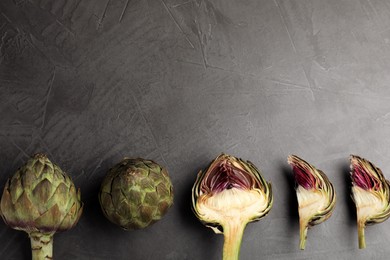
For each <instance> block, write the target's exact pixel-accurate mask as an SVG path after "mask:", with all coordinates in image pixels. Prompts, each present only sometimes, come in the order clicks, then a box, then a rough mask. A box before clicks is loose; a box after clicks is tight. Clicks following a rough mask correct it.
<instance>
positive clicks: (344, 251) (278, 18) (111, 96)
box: [0, 0, 390, 260]
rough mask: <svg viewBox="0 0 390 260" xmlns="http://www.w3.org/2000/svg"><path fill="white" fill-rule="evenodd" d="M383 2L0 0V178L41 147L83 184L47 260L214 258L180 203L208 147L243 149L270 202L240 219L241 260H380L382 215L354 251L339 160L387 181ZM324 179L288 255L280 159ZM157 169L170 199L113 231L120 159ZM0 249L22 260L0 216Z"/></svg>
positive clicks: (388, 70)
mask: <svg viewBox="0 0 390 260" xmlns="http://www.w3.org/2000/svg"><path fill="white" fill-rule="evenodd" d="M389 25H390V4H389V2H388V1H387V0H360V1H354V0H342V1H341V0H337V1H336V0H245V1H244V0H241V1H238V0H213V1H210V0H189V1H187V0H105V1H103V0H102V1H92V0H85V1H80V0H69V1H65V0H60V1H35V0H32V1H26V0H14V1H11V0H2V1H1V2H0V35H1V41H0V147H1V149H0V172H1V176H0V184H1V187H3V185H4V183H5V181H6V179H7V178H8V177H9V176H11V175H12V174H13V173H14V172H15V170H16V169H17V168H18V167H19V166H20V165H21V164H23V163H24V162H25V161H26V160H27V158H28V156H30V155H32V154H34V153H36V152H45V153H47V154H48V155H49V156H50V158H51V159H52V160H53V161H54V162H56V163H57V164H59V165H60V166H61V167H62V168H63V169H64V170H65V171H66V172H68V173H69V174H70V175H71V176H72V178H73V180H74V182H75V183H76V186H77V187H80V188H81V190H82V200H83V201H84V203H85V212H84V214H83V216H82V218H81V220H80V222H79V223H78V225H77V227H75V228H74V229H72V230H70V231H67V232H64V233H60V234H57V235H56V236H55V243H54V257H55V259H172V260H174V259H208V260H211V259H220V258H221V252H222V242H223V239H222V236H220V235H219V236H218V235H215V234H213V232H212V231H211V230H209V229H207V228H205V227H204V226H202V224H201V223H200V222H199V221H198V220H197V219H196V218H195V217H194V215H193V214H192V212H191V209H190V195H191V187H192V184H193V182H194V181H195V177H196V174H197V172H198V171H199V170H200V169H202V168H204V167H206V166H207V164H208V163H209V162H210V161H211V160H212V159H213V158H215V157H216V156H217V155H218V154H219V153H221V152H226V153H228V154H232V155H235V156H238V157H242V158H244V159H248V160H250V161H252V162H253V163H255V164H256V165H257V166H258V167H259V168H261V170H262V172H263V174H264V176H265V178H266V179H267V180H269V181H271V182H272V184H273V188H274V198H275V201H274V206H273V208H272V210H271V212H270V214H269V215H268V216H267V217H266V218H264V219H263V220H261V221H260V222H256V223H252V224H249V225H248V226H247V229H246V231H245V235H244V239H243V243H242V248H241V259H385V258H388V255H389V254H390V247H389V240H390V232H389V231H390V221H388V222H385V223H382V224H379V225H376V226H371V227H368V228H367V230H366V239H367V249H365V250H358V249H357V230H356V224H355V217H356V214H355V206H354V204H353V202H352V201H351V199H350V195H349V183H350V179H349V170H348V164H349V161H348V156H349V154H351V153H353V154H358V155H361V156H363V157H366V158H368V159H370V160H371V161H372V162H374V163H375V164H376V165H377V166H378V167H380V168H382V170H383V171H384V173H385V175H386V176H387V177H388V178H390V161H389V158H390V88H389V84H390V27H389ZM291 153H294V154H297V155H299V156H301V157H303V158H305V159H306V160H308V161H309V162H311V163H313V164H314V165H316V166H317V167H318V168H319V169H322V170H323V171H324V172H325V173H326V174H327V175H328V176H329V178H330V180H331V181H332V182H333V183H334V186H335V188H336V192H337V196H338V201H337V205H336V210H335V212H334V214H333V216H332V217H331V218H330V219H329V220H328V221H327V222H326V223H323V224H321V225H319V226H316V227H314V228H312V229H311V230H310V231H309V234H308V242H307V248H306V250H305V251H300V250H299V249H298V240H299V230H298V216H297V202H296V197H295V191H294V183H293V180H292V179H291V170H290V168H289V167H288V165H287V163H286V157H287V155H288V154H291ZM125 156H127V157H138V156H141V157H145V158H149V159H153V160H155V161H157V162H159V163H160V164H162V165H164V166H166V167H167V169H168V170H169V173H170V176H171V178H172V181H173V185H174V189H175V205H174V206H173V208H171V209H170V211H169V213H168V214H167V215H166V216H165V217H164V219H163V220H161V221H160V222H158V223H156V224H155V225H153V226H151V227H149V228H147V229H145V230H139V231H134V232H125V231H123V230H121V229H120V228H118V227H116V226H115V225H113V224H111V223H109V222H108V221H107V220H106V219H105V218H104V217H103V215H102V213H101V210H100V206H99V203H98V199H97V192H98V189H99V186H100V182H101V180H102V178H103V176H104V175H105V174H106V172H107V170H108V169H109V168H110V167H111V166H112V165H113V164H115V163H117V162H118V161H120V159H122V158H123V157H125ZM0 241H1V243H0V258H1V259H29V258H30V254H31V253H30V248H29V247H30V246H29V240H28V238H27V236H26V234H24V233H23V232H18V231H14V230H12V229H10V228H8V227H7V226H6V225H5V224H3V223H1V224H0Z"/></svg>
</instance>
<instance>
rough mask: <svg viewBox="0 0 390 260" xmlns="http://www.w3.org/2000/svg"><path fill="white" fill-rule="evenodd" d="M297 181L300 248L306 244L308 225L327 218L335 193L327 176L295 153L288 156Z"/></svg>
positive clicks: (333, 205) (330, 211)
mask: <svg viewBox="0 0 390 260" xmlns="http://www.w3.org/2000/svg"><path fill="white" fill-rule="evenodd" d="M288 163H289V164H290V165H291V166H292V168H293V172H294V178H295V181H296V183H297V187H296V193H297V199H298V213H299V228H300V249H302V250H304V249H305V246H306V238H307V230H308V229H309V227H311V226H314V225H317V224H320V223H322V222H324V221H325V220H327V219H328V218H329V217H330V216H331V215H332V213H333V210H334V207H335V204H336V193H335V191H334V188H333V185H332V183H331V182H330V181H329V179H328V177H327V176H326V175H325V174H324V173H323V172H322V171H320V170H318V169H316V168H315V167H314V166H312V165H311V164H309V163H308V162H306V161H304V160H303V159H301V158H299V157H298V156H296V155H290V156H289V157H288Z"/></svg>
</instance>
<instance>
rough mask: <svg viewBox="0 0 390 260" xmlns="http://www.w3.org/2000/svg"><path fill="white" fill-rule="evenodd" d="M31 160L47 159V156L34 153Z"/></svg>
mask: <svg viewBox="0 0 390 260" xmlns="http://www.w3.org/2000/svg"><path fill="white" fill-rule="evenodd" d="M32 158H34V159H47V155H46V154H45V153H42V152H39V153H35V154H34V155H33V156H32Z"/></svg>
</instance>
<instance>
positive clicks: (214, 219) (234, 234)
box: [192, 154, 273, 260]
mask: <svg viewBox="0 0 390 260" xmlns="http://www.w3.org/2000/svg"><path fill="white" fill-rule="evenodd" d="M272 203H273V196H272V190H271V184H270V183H268V182H266V181H265V180H264V178H263V177H262V176H261V174H260V172H259V170H258V169H257V168H256V166H254V165H253V164H252V163H251V162H249V161H243V160H241V159H238V158H236V157H233V156H230V155H226V154H221V155H220V156H218V157H217V158H216V159H215V160H214V161H212V162H211V164H210V166H209V167H208V168H207V169H206V171H204V172H202V171H200V172H199V173H198V176H197V179H196V181H195V183H194V186H193V188H192V208H193V211H194V213H195V215H196V216H197V217H198V219H199V220H200V221H201V222H203V223H204V224H205V225H206V226H208V227H210V228H212V229H213V230H214V232H215V233H217V234H218V233H219V234H220V233H223V235H224V247H223V259H224V260H233V259H238V257H239V251H240V245H241V240H242V236H243V233H244V229H245V227H246V225H247V223H249V222H252V221H257V220H259V219H261V218H262V217H264V216H265V215H266V214H267V213H268V212H269V211H270V209H271V207H272Z"/></svg>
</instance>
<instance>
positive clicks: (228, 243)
mask: <svg viewBox="0 0 390 260" xmlns="http://www.w3.org/2000/svg"><path fill="white" fill-rule="evenodd" d="M245 226H246V223H240V222H238V221H232V222H230V223H229V222H228V223H227V224H225V225H223V234H224V244H223V260H238V256H239V254H240V246H241V241H242V236H243V235H244V229H245Z"/></svg>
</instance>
